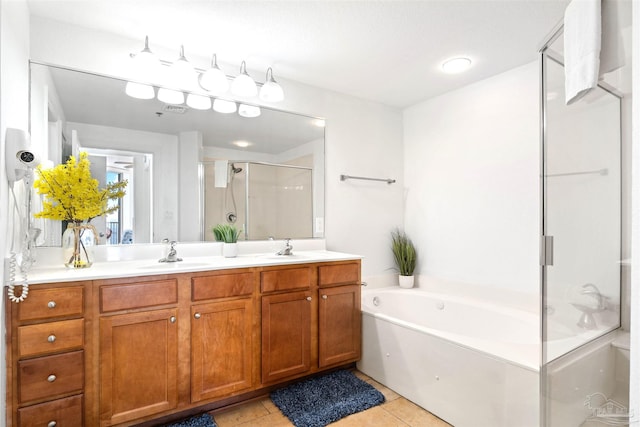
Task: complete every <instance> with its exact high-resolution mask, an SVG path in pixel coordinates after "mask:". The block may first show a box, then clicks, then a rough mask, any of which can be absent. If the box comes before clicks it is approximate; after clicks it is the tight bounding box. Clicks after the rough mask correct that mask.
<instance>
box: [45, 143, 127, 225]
mask: <svg viewBox="0 0 640 427" xmlns="http://www.w3.org/2000/svg"><path fill="white" fill-rule="evenodd" d="M88 157H89V155H88V154H87V153H86V152H81V153H80V155H79V159H78V160H77V161H76V158H75V157H74V156H71V157H70V158H69V160H68V161H67V162H66V163H62V164H59V165H58V166H56V167H54V168H52V169H44V168H42V167H41V166H38V168H37V170H36V171H37V173H38V179H36V181H35V182H34V184H33V186H34V187H35V188H36V190H37V191H38V193H39V194H42V195H43V196H44V198H45V199H44V200H43V202H42V211H41V212H38V213H36V214H35V215H34V216H35V217H36V218H48V219H57V220H60V221H70V222H74V223H76V224H80V223H81V222H83V221H87V222H89V221H91V219H93V218H95V217H97V216H101V215H105V214H108V213H111V212H114V211H116V210H117V209H118V205H115V206H109V200H113V199H119V198H121V197H122V196H124V195H125V187H126V186H127V181H126V180H125V181H121V182H116V183H111V184H107V186H106V187H105V188H103V189H100V188H99V187H98V184H99V183H98V180H97V179H95V178H93V177H92V176H91V171H90V170H89V165H90V162H89V158H88Z"/></svg>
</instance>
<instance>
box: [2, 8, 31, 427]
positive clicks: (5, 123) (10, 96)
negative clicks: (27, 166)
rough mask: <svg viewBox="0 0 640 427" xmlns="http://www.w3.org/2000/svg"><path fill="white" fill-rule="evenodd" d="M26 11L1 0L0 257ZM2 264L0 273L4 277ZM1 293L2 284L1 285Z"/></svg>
mask: <svg viewBox="0 0 640 427" xmlns="http://www.w3.org/2000/svg"><path fill="white" fill-rule="evenodd" d="M28 60H29V10H28V8H27V5H26V3H25V2H24V1H22V0H14V1H5V0H3V1H1V2H0V141H1V144H0V246H1V250H2V256H3V258H4V257H7V256H8V254H9V250H10V246H11V242H10V238H9V236H12V235H13V232H14V227H13V224H10V223H9V209H13V205H12V203H13V202H12V201H11V197H10V196H9V189H8V184H7V177H6V172H5V157H4V147H5V145H4V144H5V141H4V137H5V131H6V129H7V128H8V127H12V128H18V129H24V130H27V129H28V125H29V65H28ZM4 273H5V272H4V263H0V275H1V276H2V277H4ZM3 292H4V287H3ZM3 301H4V298H2V299H1V300H0V324H2V328H1V329H0V331H2V337H3V338H2V339H1V340H0V396H2V398H1V399H0V424H3V420H5V419H6V416H5V414H6V402H5V398H4V396H6V391H7V384H6V346H5V340H4V333H5V330H6V326H5V322H4V319H5V307H4V302H3Z"/></svg>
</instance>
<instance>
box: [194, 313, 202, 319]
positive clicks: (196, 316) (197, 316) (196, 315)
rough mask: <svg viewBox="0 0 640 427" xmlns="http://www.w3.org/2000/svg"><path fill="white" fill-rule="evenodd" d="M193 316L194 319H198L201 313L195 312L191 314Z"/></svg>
mask: <svg viewBox="0 0 640 427" xmlns="http://www.w3.org/2000/svg"><path fill="white" fill-rule="evenodd" d="M193 317H195V318H196V319H199V318H201V317H202V315H201V314H200V313H196V314H194V315H193Z"/></svg>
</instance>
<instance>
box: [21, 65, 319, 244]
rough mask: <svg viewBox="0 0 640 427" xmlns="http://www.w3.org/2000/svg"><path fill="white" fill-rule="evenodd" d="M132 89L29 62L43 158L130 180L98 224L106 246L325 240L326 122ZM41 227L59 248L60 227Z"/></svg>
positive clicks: (35, 131)
mask: <svg viewBox="0 0 640 427" xmlns="http://www.w3.org/2000/svg"><path fill="white" fill-rule="evenodd" d="M125 85H126V81H124V80H120V79H116V78H111V77H106V76H102V75H96V74H91V73H85V72H79V71H75V70H70V69H66V68H61V67H56V66H51V65H44V64H39V63H31V94H30V98H31V99H30V106H31V126H30V128H31V129H30V130H31V136H32V140H34V141H43V142H44V143H43V144H40V145H41V146H43V147H46V148H45V150H46V151H47V152H46V153H42V157H43V158H48V159H50V160H51V161H53V163H54V164H57V163H60V162H62V161H64V160H65V159H66V158H67V156H68V155H70V154H77V153H78V152H79V151H86V152H88V153H89V155H90V160H91V163H92V172H93V174H94V176H95V177H96V178H97V179H98V180H100V181H102V182H103V183H106V182H108V181H110V180H119V179H127V180H128V181H129V185H128V190H127V193H128V194H127V196H126V197H125V198H123V199H122V201H121V205H120V209H119V210H118V212H117V214H113V215H111V216H108V217H103V218H96V219H94V220H93V221H92V223H94V225H95V226H96V228H97V229H98V231H99V233H100V234H101V239H100V243H101V244H129V243H150V242H160V241H162V240H163V239H164V238H169V239H175V240H179V241H183V242H184V241H198V240H199V241H207V240H213V233H212V232H211V228H212V227H213V226H214V225H215V224H218V223H234V224H235V225H236V226H237V227H238V228H239V229H240V230H242V234H241V237H240V238H241V239H247V240H262V239H268V238H275V239H281V238H288V237H290V238H313V237H323V231H324V230H323V223H324V125H325V123H324V120H322V119H319V118H315V117H309V116H305V115H301V114H295V113H290V112H284V111H279V110H275V109H271V108H266V107H260V108H259V115H258V116H257V117H247V115H249V116H252V115H255V114H242V115H241V114H240V110H241V109H243V108H249V109H251V112H253V113H255V111H256V110H255V108H256V106H255V105H251V104H250V103H248V104H247V103H244V104H243V103H241V102H239V101H237V102H236V106H237V107H239V110H237V112H232V113H220V112H217V111H214V110H213V109H207V110H198V109H193V108H189V107H187V106H186V105H169V104H164V103H162V102H161V101H158V100H157V99H146V100H143V99H136V98H132V97H129V96H128V95H127V94H126V93H125ZM243 105H244V107H243ZM246 106H248V107H246ZM35 203H36V205H37V201H35ZM36 208H37V207H36ZM36 226H37V227H39V228H42V229H43V233H42V237H41V241H40V242H38V243H39V244H41V245H46V246H56V245H59V243H60V236H61V225H60V224H56V223H55V221H44V220H43V221H42V222H41V223H39V224H36Z"/></svg>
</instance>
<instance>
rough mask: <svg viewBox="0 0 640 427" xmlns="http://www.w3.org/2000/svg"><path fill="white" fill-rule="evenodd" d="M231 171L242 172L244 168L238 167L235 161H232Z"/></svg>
mask: <svg viewBox="0 0 640 427" xmlns="http://www.w3.org/2000/svg"><path fill="white" fill-rule="evenodd" d="M231 172H233V173H234V174H235V173H240V172H242V168H237V167H236V164H235V163H231Z"/></svg>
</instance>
